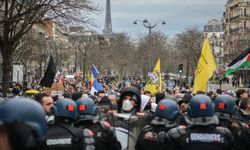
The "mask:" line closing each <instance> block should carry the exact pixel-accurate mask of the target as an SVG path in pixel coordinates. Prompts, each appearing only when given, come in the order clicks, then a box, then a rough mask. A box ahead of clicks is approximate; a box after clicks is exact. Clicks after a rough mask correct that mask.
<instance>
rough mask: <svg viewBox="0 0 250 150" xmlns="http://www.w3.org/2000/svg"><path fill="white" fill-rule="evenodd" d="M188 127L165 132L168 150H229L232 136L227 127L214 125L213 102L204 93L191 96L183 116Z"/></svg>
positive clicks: (215, 122) (216, 121) (215, 118)
mask: <svg viewBox="0 0 250 150" xmlns="http://www.w3.org/2000/svg"><path fill="white" fill-rule="evenodd" d="M185 120H186V122H187V123H188V125H189V126H188V127H186V126H179V127H177V128H173V129H171V130H169V132H168V133H167V134H166V145H167V149H168V150H230V149H233V136H232V134H231V132H230V131H229V129H227V128H224V127H216V125H217V124H218V123H219V120H218V118H217V116H215V115H214V104H213V103H212V100H211V99H210V97H208V96H206V95H204V94H197V95H195V96H193V97H192V98H191V100H190V102H189V104H188V109H187V116H186V117H185Z"/></svg>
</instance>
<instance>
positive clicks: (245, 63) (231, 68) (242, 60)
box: [226, 48, 250, 76]
mask: <svg viewBox="0 0 250 150" xmlns="http://www.w3.org/2000/svg"><path fill="white" fill-rule="evenodd" d="M244 67H250V48H248V49H246V50H245V51H244V52H243V53H241V54H240V55H239V56H238V57H236V58H235V59H234V60H233V61H232V62H231V63H230V64H229V65H228V68H227V72H226V76H228V75H231V74H234V72H235V71H237V70H239V69H240V68H244Z"/></svg>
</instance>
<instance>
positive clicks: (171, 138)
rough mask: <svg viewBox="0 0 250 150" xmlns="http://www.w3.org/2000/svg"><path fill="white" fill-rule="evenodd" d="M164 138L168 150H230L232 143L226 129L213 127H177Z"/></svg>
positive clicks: (229, 133)
mask: <svg viewBox="0 0 250 150" xmlns="http://www.w3.org/2000/svg"><path fill="white" fill-rule="evenodd" d="M166 137H167V140H166V142H167V143H166V145H167V149H168V150H230V149H232V146H231V143H232V141H233V138H232V135H231V132H230V131H229V130H228V129H227V128H224V127H214V126H193V127H190V128H186V127H184V126H182V127H177V128H173V129H171V130H169V132H168V133H167V135H166Z"/></svg>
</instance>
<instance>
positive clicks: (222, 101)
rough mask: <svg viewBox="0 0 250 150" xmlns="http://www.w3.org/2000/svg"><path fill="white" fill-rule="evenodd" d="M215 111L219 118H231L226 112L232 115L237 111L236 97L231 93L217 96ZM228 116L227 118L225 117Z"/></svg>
mask: <svg viewBox="0 0 250 150" xmlns="http://www.w3.org/2000/svg"><path fill="white" fill-rule="evenodd" d="M214 105H215V113H216V115H218V116H219V118H222V119H223V118H224V119H229V117H230V116H228V117H227V115H226V114H228V115H232V114H233V113H234V112H235V111H236V104H235V99H234V98H233V97H232V96H230V95H226V94H224V95H219V96H217V97H216V98H215V101H214ZM225 117H227V118H225Z"/></svg>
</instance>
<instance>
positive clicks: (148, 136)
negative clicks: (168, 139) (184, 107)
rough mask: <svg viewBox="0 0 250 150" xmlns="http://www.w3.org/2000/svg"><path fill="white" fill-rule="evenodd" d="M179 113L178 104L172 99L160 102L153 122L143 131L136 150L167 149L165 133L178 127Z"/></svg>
mask: <svg viewBox="0 0 250 150" xmlns="http://www.w3.org/2000/svg"><path fill="white" fill-rule="evenodd" d="M178 114H179V106H178V104H177V103H176V102H175V101H173V100H171V99H164V100H162V101H160V102H159V104H158V106H157V108H156V111H155V114H154V116H155V117H154V119H153V120H152V122H151V123H150V124H149V125H147V126H145V127H144V128H143V130H142V131H141V133H140V135H139V137H138V140H137V143H136V150H151V149H154V150H161V149H165V143H164V138H165V137H164V135H165V134H166V133H167V131H168V130H170V129H171V128H173V127H176V126H177V124H176V121H175V120H176V119H177V116H178Z"/></svg>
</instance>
